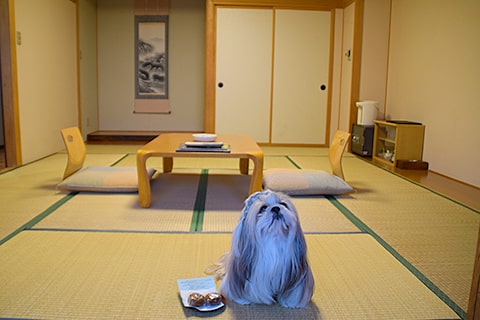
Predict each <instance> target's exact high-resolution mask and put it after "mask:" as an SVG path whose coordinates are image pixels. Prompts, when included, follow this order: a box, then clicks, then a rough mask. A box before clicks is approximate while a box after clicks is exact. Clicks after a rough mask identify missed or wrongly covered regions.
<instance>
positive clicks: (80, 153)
mask: <svg viewBox="0 0 480 320" xmlns="http://www.w3.org/2000/svg"><path fill="white" fill-rule="evenodd" d="M61 135H62V138H63V142H64V144H65V148H66V149H67V156H68V158H67V165H66V166H65V171H64V173H63V181H62V182H61V183H60V184H58V185H57V188H58V189H60V190H66V191H90V192H136V191H138V177H137V168H136V167H110V166H96V167H93V166H91V167H83V164H84V162H85V158H86V154H87V148H86V147H85V143H84V141H83V137H82V134H81V133H80V130H79V129H78V127H70V128H65V129H62V130H61ZM147 172H148V174H149V177H150V178H151V177H152V176H153V174H154V173H155V170H154V169H152V168H149V169H147Z"/></svg>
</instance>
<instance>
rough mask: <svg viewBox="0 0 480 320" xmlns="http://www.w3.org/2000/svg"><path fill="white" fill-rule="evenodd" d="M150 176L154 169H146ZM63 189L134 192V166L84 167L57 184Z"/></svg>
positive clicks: (135, 186)
mask: <svg viewBox="0 0 480 320" xmlns="http://www.w3.org/2000/svg"><path fill="white" fill-rule="evenodd" d="M147 172H148V176H149V177H150V178H152V176H153V174H154V173H155V169H153V168H149V169H147ZM57 188H58V189H59V190H64V191H87V192H89V191H90V192H136V191H138V178H137V168H136V167H85V168H82V169H80V170H78V171H77V172H75V173H74V174H72V175H71V176H69V177H68V178H66V179H65V180H63V181H62V182H61V183H59V184H58V185H57Z"/></svg>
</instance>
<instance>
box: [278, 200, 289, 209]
mask: <svg viewBox="0 0 480 320" xmlns="http://www.w3.org/2000/svg"><path fill="white" fill-rule="evenodd" d="M280 204H281V205H282V206H284V207H285V208H287V209H288V205H287V204H286V203H285V202H280Z"/></svg>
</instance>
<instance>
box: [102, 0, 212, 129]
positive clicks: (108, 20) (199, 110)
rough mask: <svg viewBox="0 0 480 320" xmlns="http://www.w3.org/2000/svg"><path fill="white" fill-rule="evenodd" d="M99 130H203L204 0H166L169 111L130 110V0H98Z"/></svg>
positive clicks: (131, 71)
mask: <svg viewBox="0 0 480 320" xmlns="http://www.w3.org/2000/svg"><path fill="white" fill-rule="evenodd" d="M97 2H98V11H97V14H98V92H99V100H98V101H99V129H100V130H167V131H203V116H204V108H203V103H204V82H205V80H204V74H205V73H204V65H205V59H204V57H205V54H204V52H205V1H198V0H175V1H170V14H169V62H168V70H169V98H170V105H171V114H167V115H166V114H134V113H133V102H134V94H135V83H134V79H135V75H134V53H135V52H134V14H133V12H134V11H133V4H134V1H133V0H98V1H97Z"/></svg>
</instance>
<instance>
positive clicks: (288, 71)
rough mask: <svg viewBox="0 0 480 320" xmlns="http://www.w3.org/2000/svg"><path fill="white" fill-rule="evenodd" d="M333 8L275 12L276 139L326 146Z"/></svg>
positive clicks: (274, 111)
mask: <svg viewBox="0 0 480 320" xmlns="http://www.w3.org/2000/svg"><path fill="white" fill-rule="evenodd" d="M329 56H330V12H328V11H313V10H312V11H306V10H276V11H275V48H274V82H273V111H272V112H273V113H272V143H302V144H303V143H305V144H326V143H327V141H326V136H327V132H326V129H327V114H328V112H327V111H328V109H327V102H328V94H327V93H328V91H329V90H330V88H329V87H328V86H329V83H328V78H329Z"/></svg>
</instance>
